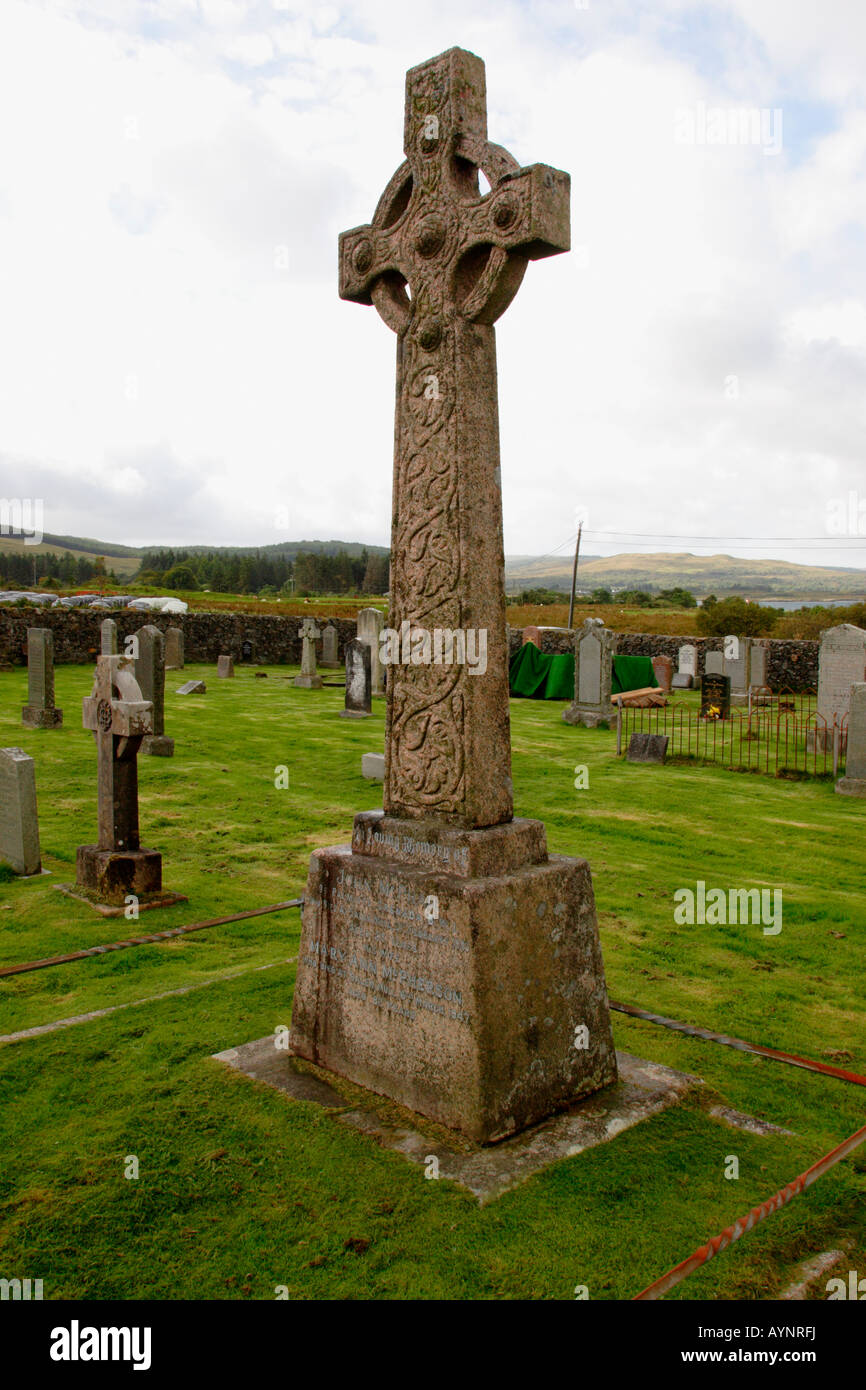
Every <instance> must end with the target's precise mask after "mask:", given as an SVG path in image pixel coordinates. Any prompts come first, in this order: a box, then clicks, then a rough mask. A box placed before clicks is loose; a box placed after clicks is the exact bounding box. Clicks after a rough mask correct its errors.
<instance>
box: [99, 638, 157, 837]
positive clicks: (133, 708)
mask: <svg viewBox="0 0 866 1390" xmlns="http://www.w3.org/2000/svg"><path fill="white" fill-rule="evenodd" d="M115 691H117V695H115V693H114V692H115ZM82 716H83V719H82V722H83V724H84V727H85V729H92V731H93V733H94V735H95V737H96V749H97V765H98V770H97V779H98V780H97V799H98V811H99V848H100V849H104V850H138V849H139V848H140V841H139V829H138V750H139V748H140V746H141V740H142V738H143V737H144V736H145V735H146V734H152V733H153V705H152V704H151V702H150V700H143V699H142V696H141V688H140V687H139V684H138V682H137V681H136V679H135V662H134V661H133V660H132V659H131V658H127V657H123V656H100V657H99V658H98V659H97V662H96V679H95V680H94V682H93V690H92V692H91V694H90V695H88V696H85V698H84V700H83V701H82Z"/></svg>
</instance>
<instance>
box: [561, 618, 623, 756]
mask: <svg viewBox="0 0 866 1390" xmlns="http://www.w3.org/2000/svg"><path fill="white" fill-rule="evenodd" d="M616 645H617V635H616V633H615V632H611V631H610V629H609V628H606V627H605V626H604V625H603V623H602V621H601V619H600V618H587V619H586V621H585V622H584V624H583V627H581V628H578V629H577V631H576V633H575V642H574V701H573V703H572V704H571V705H569V706H568V708H567V709H566V710H564V711H563V715H562V717H563V719H564V720H565V722H566V724H583V725H584V727H585V728H587V729H594V728H596V726H597V725H598V724H600V723H601V722H602V720H608V721H610V720H612V719H616V708H615V706H614V704H613V702H612V700H611V686H612V681H613V657H614V653H615V652H616Z"/></svg>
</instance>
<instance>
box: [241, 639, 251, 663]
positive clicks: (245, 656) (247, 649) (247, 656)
mask: <svg viewBox="0 0 866 1390" xmlns="http://www.w3.org/2000/svg"><path fill="white" fill-rule="evenodd" d="M252 659H253V644H252V642H251V641H250V640H249V638H248V637H247V638H246V639H245V640H244V641H243V642H241V661H244V662H249V661H252Z"/></svg>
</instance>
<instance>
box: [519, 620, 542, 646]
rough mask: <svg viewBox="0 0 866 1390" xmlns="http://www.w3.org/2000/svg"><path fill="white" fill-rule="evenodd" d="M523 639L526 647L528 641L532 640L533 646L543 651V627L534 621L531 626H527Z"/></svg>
mask: <svg viewBox="0 0 866 1390" xmlns="http://www.w3.org/2000/svg"><path fill="white" fill-rule="evenodd" d="M522 641H523V645H524V647H525V646H526V644H527V642H531V643H532V644H533V646H535V647H537V648H538V650H539V651H541V628H540V627H536V625H535V624H534V623H531V624H530V625H529V627H525V628H524V629H523V633H522Z"/></svg>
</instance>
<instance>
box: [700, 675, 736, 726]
mask: <svg viewBox="0 0 866 1390" xmlns="http://www.w3.org/2000/svg"><path fill="white" fill-rule="evenodd" d="M714 711H715V713H714ZM730 713H731V678H730V676H723V675H722V674H721V672H716V671H709V672H705V674H704V676H703V678H702V680H701V719H727V718H728V717H729V716H730Z"/></svg>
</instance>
